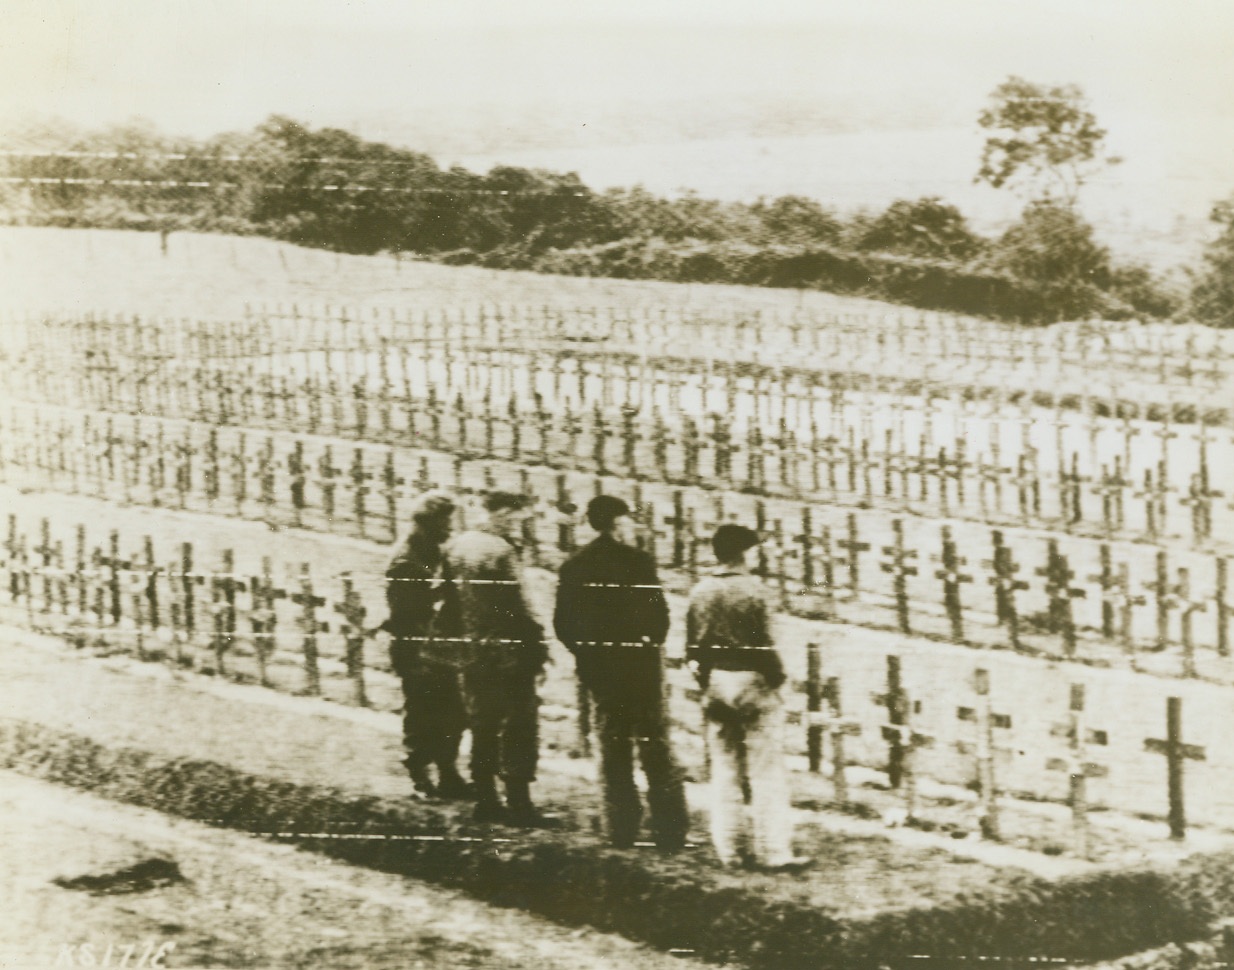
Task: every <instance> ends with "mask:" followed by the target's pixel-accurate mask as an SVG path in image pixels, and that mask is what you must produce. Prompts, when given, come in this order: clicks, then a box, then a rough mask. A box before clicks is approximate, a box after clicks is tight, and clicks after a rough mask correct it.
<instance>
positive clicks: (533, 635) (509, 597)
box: [493, 549, 548, 666]
mask: <svg viewBox="0 0 1234 970" xmlns="http://www.w3.org/2000/svg"><path fill="white" fill-rule="evenodd" d="M493 578H494V579H496V580H498V581H499V582H500V583H501V585H500V586H498V587H496V589H495V592H498V594H499V595H497V596H496V597H495V598H496V600H497V603H498V606H499V609H500V610H501V612H502V613H504V614H505V616H506V617H508V618H509V621H510V625H511V632H510V639H512V640H518V641H520V642H521V643H522V644H523V648H524V656H525V657H526V659H527V660H528V662H529V663H534V664H535V665H536V666H543V665H544V663H545V661H547V660H548V644H547V643H545V642H544V628H543V627H542V626H540V624H539V623H538V622H537V621H536V618H535V617H534V616H533V615H532V613H531V610H530V609H529V608H528V606H527V599H526V597H525V596H524V594H523V578H522V575H521V574H520V571H519V568H518V561H517V559H516V557H515V555H514V550H513V549H509V550H508V551H506V552H503V553H502V554H501V555H500V556H498V557H497V561H496V563H495V564H494V569H493Z"/></svg>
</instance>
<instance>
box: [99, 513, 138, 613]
mask: <svg viewBox="0 0 1234 970" xmlns="http://www.w3.org/2000/svg"><path fill="white" fill-rule="evenodd" d="M98 565H99V566H102V567H103V568H105V569H106V570H107V584H106V586H107V593H108V599H109V600H110V609H109V614H110V616H111V623H112V625H113V626H119V625H120V619H121V616H122V607H123V601H122V599H121V584H120V573H121V572H124V571H127V570H129V569H132V568H133V564H132V563H131V562H130V561H129V560H127V559H121V558H120V533H119V531H117V530H116V529H112V530H111V533H110V534H109V536H108V540H107V555H105V556H104V555H100V556H99V559H98Z"/></svg>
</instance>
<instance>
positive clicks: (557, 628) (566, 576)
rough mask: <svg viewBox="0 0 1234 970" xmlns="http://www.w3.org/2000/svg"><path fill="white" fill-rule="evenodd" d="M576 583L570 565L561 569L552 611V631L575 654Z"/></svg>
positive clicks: (577, 637)
mask: <svg viewBox="0 0 1234 970" xmlns="http://www.w3.org/2000/svg"><path fill="white" fill-rule="evenodd" d="M578 593H579V590H578V582H577V581H576V579H575V577H574V569H573V568H572V567H571V565H570V563H568V562H567V563H566V564H565V565H563V566H562V567H561V572H560V573H559V574H558V577H557V599H556V606H555V608H554V610H553V630H554V632H556V634H557V639H558V640H560V641H561V642H562V643H563V644H565V647H566V649H567V650H569V651H570V652H571V653H576V652H577V644H578V641H579V635H578V617H579V609H580V607H581V604H580V603H579V596H578Z"/></svg>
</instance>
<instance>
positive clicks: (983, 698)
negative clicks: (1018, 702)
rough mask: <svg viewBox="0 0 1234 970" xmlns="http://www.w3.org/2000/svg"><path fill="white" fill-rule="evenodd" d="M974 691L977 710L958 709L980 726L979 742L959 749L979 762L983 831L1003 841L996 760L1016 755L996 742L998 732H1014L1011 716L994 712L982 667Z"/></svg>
mask: <svg viewBox="0 0 1234 970" xmlns="http://www.w3.org/2000/svg"><path fill="white" fill-rule="evenodd" d="M973 690H974V692H975V693H976V695H977V704H976V707H960V708H957V709H956V717H958V718H959V719H960V720H961V721H971V722H973V723H974V725H975V727H976V740H975V743H973V742H968V741H957V742H956V749H957V750H958V751H959V752H960V753H961V754H972V755H974V756H975V757H976V759H977V785H978V788H979V789H980V794H981V806H982V813H983V814H982V819H981V832H982V835H984V836H985V837H986V838H987V839H994V840H997V839H998V838H999V820H998V787H997V780H996V777H995V770H994V769H995V764H994V762H995V757H996V756H997V755H1000V754H1013V753H1014V751H1013V749H1011V748H1005V747H999V746H998V745H996V744H995V741H994V731H995V730H996V729H997V730H1004V731H1010V730H1011V715H1009V714H996V713H994V710H993V707H992V704H991V701H990V673H989V671H987V670H983V669H980V668H978V669H977V670H976V671H975V672H974V675H973Z"/></svg>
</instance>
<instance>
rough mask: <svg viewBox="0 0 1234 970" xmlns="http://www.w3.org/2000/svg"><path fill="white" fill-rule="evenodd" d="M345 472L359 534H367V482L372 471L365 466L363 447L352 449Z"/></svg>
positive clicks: (371, 476)
mask: <svg viewBox="0 0 1234 970" xmlns="http://www.w3.org/2000/svg"><path fill="white" fill-rule="evenodd" d="M347 474H348V477H349V478H350V479H351V499H352V512H353V514H354V515H355V517H356V523H357V525H359V527H360V535H362V536H363V535H367V534H368V533H367V523H368V503H367V497H368V493H369V490H370V489H369V485H368V483H369V482H370V481H372V479H373V473H372V472H370V471H369V470H368V469H367V468H365V464H364V449H363V448H362V447H357V448H355V449H353V451H352V456H351V466H350V467H349V468H348V469H347Z"/></svg>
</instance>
